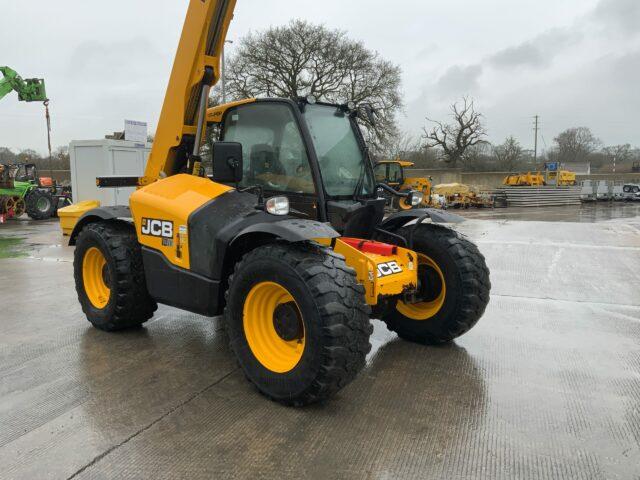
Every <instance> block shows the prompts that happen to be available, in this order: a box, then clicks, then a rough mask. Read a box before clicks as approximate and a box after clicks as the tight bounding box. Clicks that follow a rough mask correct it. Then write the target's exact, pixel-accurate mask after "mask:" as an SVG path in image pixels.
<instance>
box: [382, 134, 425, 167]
mask: <svg viewBox="0 0 640 480" xmlns="http://www.w3.org/2000/svg"><path fill="white" fill-rule="evenodd" d="M419 150H420V140H418V139H417V138H416V137H414V136H413V135H411V134H409V133H407V132H400V133H398V134H397V135H394V136H393V138H391V139H389V141H388V142H387V143H386V144H385V145H384V146H383V148H382V149H380V151H379V152H376V153H377V155H376V159H377V160H397V159H400V160H409V157H410V156H413V155H415V153H416V152H417V151H419Z"/></svg>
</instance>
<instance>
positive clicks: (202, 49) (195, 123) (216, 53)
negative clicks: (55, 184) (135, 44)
mask: <svg viewBox="0 0 640 480" xmlns="http://www.w3.org/2000/svg"><path fill="white" fill-rule="evenodd" d="M235 4H236V0H189V9H188V11H187V17H186V19H185V22H184V26H183V28H182V36H181V37H180V43H179V44H178V51H177V53H176V57H175V60H174V63H173V70H172V72H171V77H170V79H169V85H168V87H167V93H166V96H165V99H164V104H163V106H162V113H161V114H160V120H159V121H158V128H157V130H156V136H155V139H154V142H153V147H152V149H151V154H150V156H149V161H148V162H147V168H146V170H145V175H144V177H142V178H140V179H138V185H141V186H143V185H148V184H150V183H153V182H155V181H157V180H159V179H161V178H164V177H165V176H170V175H175V174H177V173H180V172H181V171H185V170H186V171H188V172H189V173H197V172H195V170H196V169H197V170H199V168H198V166H199V157H198V154H199V151H200V146H201V145H202V140H203V139H204V138H205V132H206V121H205V119H206V111H207V107H208V105H207V103H208V99H209V91H210V89H211V87H213V86H214V85H215V84H216V83H217V82H218V80H220V54H221V51H222V49H223V48H224V42H225V38H226V36H227V31H228V29H229V24H230V23H231V19H232V18H233V11H234V8H235Z"/></svg>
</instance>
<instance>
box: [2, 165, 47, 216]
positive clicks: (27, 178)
mask: <svg viewBox="0 0 640 480" xmlns="http://www.w3.org/2000/svg"><path fill="white" fill-rule="evenodd" d="M57 206H58V199H57V198H55V197H54V195H53V194H52V193H51V192H50V191H47V189H45V188H42V187H41V186H40V185H39V179H38V177H37V171H36V169H35V165H32V164H21V165H0V217H2V218H3V219H10V218H18V217H21V216H22V215H23V214H24V213H27V215H29V217H31V218H32V219H34V220H46V219H47V218H51V217H52V216H54V215H55V213H56V211H57Z"/></svg>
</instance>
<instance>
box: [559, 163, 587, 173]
mask: <svg viewBox="0 0 640 480" xmlns="http://www.w3.org/2000/svg"><path fill="white" fill-rule="evenodd" d="M562 168H563V169H564V170H570V171H572V172H575V173H576V175H591V162H563V163H562Z"/></svg>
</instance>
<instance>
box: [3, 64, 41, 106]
mask: <svg viewBox="0 0 640 480" xmlns="http://www.w3.org/2000/svg"><path fill="white" fill-rule="evenodd" d="M0 73H2V75H3V78H2V79H0V100H1V99H2V98H3V97H5V96H6V95H7V94H9V93H10V92H11V91H13V90H15V91H16V92H17V93H18V99H19V100H20V101H21V102H46V101H47V93H46V91H45V88H44V80H43V79H42V78H27V79H24V80H23V79H22V77H20V75H18V72H16V71H15V70H12V69H11V68H9V67H0Z"/></svg>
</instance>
